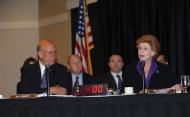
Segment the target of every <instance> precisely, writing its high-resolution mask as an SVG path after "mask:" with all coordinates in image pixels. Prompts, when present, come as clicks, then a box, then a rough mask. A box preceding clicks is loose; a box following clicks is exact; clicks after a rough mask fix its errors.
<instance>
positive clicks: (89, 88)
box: [80, 84, 108, 96]
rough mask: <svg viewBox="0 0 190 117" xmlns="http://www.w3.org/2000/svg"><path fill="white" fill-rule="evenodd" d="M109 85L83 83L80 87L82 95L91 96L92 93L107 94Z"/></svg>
mask: <svg viewBox="0 0 190 117" xmlns="http://www.w3.org/2000/svg"><path fill="white" fill-rule="evenodd" d="M107 94H108V86H107V84H91V85H83V86H81V87H80V95H83V96H90V95H107Z"/></svg>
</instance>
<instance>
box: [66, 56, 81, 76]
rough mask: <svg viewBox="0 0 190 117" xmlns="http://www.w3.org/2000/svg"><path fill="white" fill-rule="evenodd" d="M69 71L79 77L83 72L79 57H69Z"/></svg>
mask: <svg viewBox="0 0 190 117" xmlns="http://www.w3.org/2000/svg"><path fill="white" fill-rule="evenodd" d="M68 65H69V70H70V71H71V72H72V73H73V74H75V75H79V74H80V73H81V72H82V61H81V59H80V57H79V56H77V55H71V56H69V57H68Z"/></svg>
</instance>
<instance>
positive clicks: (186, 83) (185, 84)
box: [181, 75, 190, 93]
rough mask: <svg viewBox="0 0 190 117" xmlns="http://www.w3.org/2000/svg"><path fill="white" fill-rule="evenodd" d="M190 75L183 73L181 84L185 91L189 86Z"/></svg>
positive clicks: (185, 91)
mask: <svg viewBox="0 0 190 117" xmlns="http://www.w3.org/2000/svg"><path fill="white" fill-rule="evenodd" d="M189 84H190V83H189V75H181V85H182V86H183V90H182V92H183V93H187V87H188V86H189Z"/></svg>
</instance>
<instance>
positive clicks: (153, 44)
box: [136, 34, 160, 55]
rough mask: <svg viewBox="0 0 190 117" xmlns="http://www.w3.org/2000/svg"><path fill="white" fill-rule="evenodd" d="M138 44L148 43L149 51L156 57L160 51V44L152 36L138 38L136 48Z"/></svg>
mask: <svg viewBox="0 0 190 117" xmlns="http://www.w3.org/2000/svg"><path fill="white" fill-rule="evenodd" d="M140 43H148V44H149V45H150V47H151V49H152V50H153V51H154V52H155V53H156V55H157V54H158V52H159V50H160V43H159V42H158V39H157V37H156V36H154V35H150V34H146V35H142V36H141V37H140V38H138V39H137V41H136V47H138V46H139V44H140Z"/></svg>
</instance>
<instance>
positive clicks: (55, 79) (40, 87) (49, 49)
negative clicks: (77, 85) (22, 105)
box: [21, 40, 66, 95]
mask: <svg viewBox="0 0 190 117" xmlns="http://www.w3.org/2000/svg"><path fill="white" fill-rule="evenodd" d="M37 54H38V58H39V61H38V62H36V63H34V64H32V65H28V66H26V67H24V68H23V69H22V74H21V93H25V94H26V93H27V94H28V93H43V92H45V91H47V78H46V76H47V73H48V71H49V73H48V74H49V85H50V94H63V95H64V94H66V89H65V88H63V87H61V86H60V85H61V84H60V83H61V80H62V79H63V78H64V77H65V74H66V67H65V66H63V65H61V64H58V63H56V61H57V50H56V46H55V44H54V43H53V42H52V41H50V40H41V41H40V42H39V44H38V46H37ZM47 67H48V71H47Z"/></svg>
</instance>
